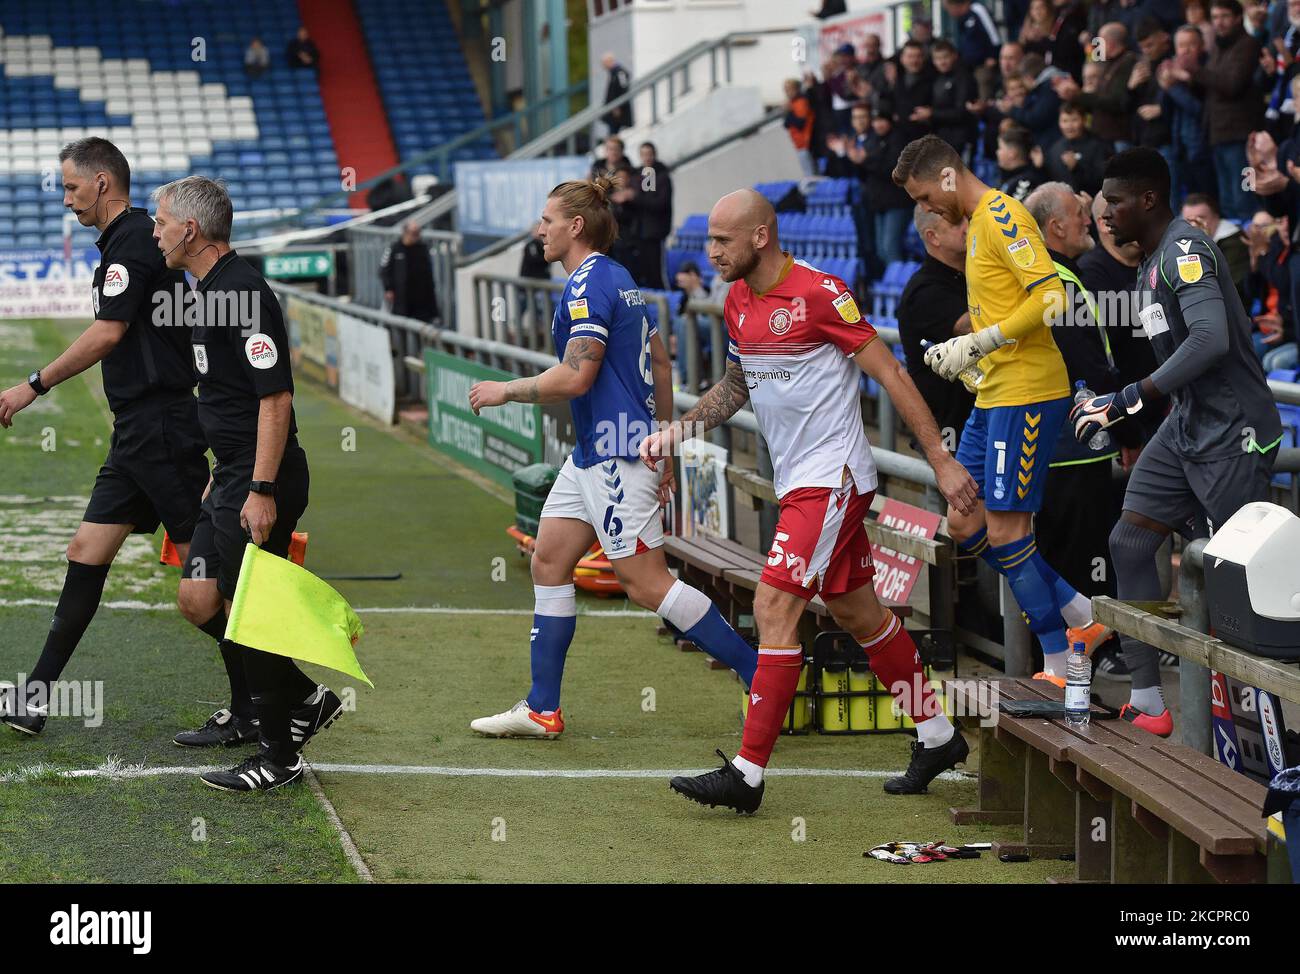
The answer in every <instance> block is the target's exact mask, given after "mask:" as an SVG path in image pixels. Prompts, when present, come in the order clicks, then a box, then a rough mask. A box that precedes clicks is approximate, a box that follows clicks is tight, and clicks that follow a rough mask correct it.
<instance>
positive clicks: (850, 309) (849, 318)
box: [831, 291, 862, 325]
mask: <svg viewBox="0 0 1300 974" xmlns="http://www.w3.org/2000/svg"><path fill="white" fill-rule="evenodd" d="M831 304H832V305H833V306H834V307H835V310H836V311H838V312H839V315H840V317H841V318H843V319H844V320H845V321H846V322H848V323H849V324H850V325H853V324H857V323H858V322H859V321H861V320H862V312H861V311H859V310H858V303H857V302H856V301H854V300H853V295H852V294H850V293H849V292H848V291H845V292H844V293H843V294H841V295H840V296H839V297H838V298H836V299H835V300H834V301H832V302H831Z"/></svg>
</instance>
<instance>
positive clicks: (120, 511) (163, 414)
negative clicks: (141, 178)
mask: <svg viewBox="0 0 1300 974" xmlns="http://www.w3.org/2000/svg"><path fill="white" fill-rule="evenodd" d="M59 161H60V163H61V164H62V175H63V203H64V205H65V206H66V207H68V209H70V210H71V211H72V212H73V213H75V214H76V215H77V221H78V222H79V223H80V224H81V225H82V226H83V227H94V228H95V229H97V230H98V231H99V232H100V236H99V240H98V241H97V242H96V243H97V246H98V247H99V252H100V262H99V266H98V267H97V268H96V269H95V275H94V281H93V284H92V287H91V292H90V293H91V302H92V305H93V307H94V312H95V321H94V323H93V324H91V325H90V327H89V328H87V329H86V330H85V331H84V332H82V334H81V336H80V337H79V338H77V340H76V341H74V342H73V343H72V344H71V345H70V346H68V348H67V350H66V351H64V352H63V354H62V355H60V356H59V357H58V358H57V359H55V360H54V361H53V362H51V363H50V364H49V365H47V366H46V367H45V368H43V369H38V370H37V371H35V372H33V373H32V374H31V375H30V376H29V377H28V380H27V381H26V382H24V383H22V384H20V385H16V386H14V387H13V388H12V389H7V390H5V391H4V392H3V393H0V425H2V426H4V427H6V428H8V427H10V426H12V425H13V421H14V416H15V414H17V413H18V412H20V411H22V410H23V409H25V408H27V407H28V406H30V405H31V404H32V403H33V402H34V401H35V400H36V397H37V396H41V395H45V394H46V393H47V392H49V391H50V390H51V389H52V388H54V387H55V386H57V385H58V384H59V383H61V382H64V381H66V380H68V379H71V378H72V377H73V376H76V375H79V374H80V373H82V372H84V371H85V370H86V369H88V368H90V367H91V366H93V365H94V364H95V363H96V362H102V369H101V371H102V374H103V381H104V395H105V397H106V398H107V399H108V405H109V408H110V409H111V410H112V411H113V436H112V440H111V441H110V446H109V450H108V456H107V457H106V458H105V460H104V464H103V466H102V467H101V468H100V470H99V476H98V477H96V478H95V486H94V488H93V489H92V490H91V493H90V503H89V504H88V505H87V507H86V512H85V514H84V515H83V516H82V520H81V524H80V526H79V527H78V528H77V532H76V534H74V535H73V537H72V541H71V543H70V544H69V545H68V572H67V576H66V577H65V579H64V582H63V591H62V592H61V593H60V595H59V602H58V608H56V609H55V611H54V618H53V620H52V621H51V623H50V632H49V636H48V637H46V640H45V647H44V649H43V650H42V651H41V656H40V659H39V660H37V662H36V665H35V666H34V667H32V671H31V674H30V676H29V677H28V679H27V681H26V683H25V684H24V686H23V688H22V692H21V693H17V694H16V695H15V697H16V698H15V699H14V700H13V701H12V706H10V707H8V708H6V712H5V713H4V715H3V720H4V722H5V723H6V724H8V725H9V726H10V727H12V728H14V729H15V730H18V731H22V732H23V733H25V734H29V735H36V734H39V733H40V732H41V731H42V730H43V729H44V727H45V721H46V718H47V717H48V716H49V701H50V699H51V697H52V694H51V692H50V690H51V687H50V685H51V683H52V682H53V681H55V680H57V679H58V678H59V676H60V674H61V673H62V672H63V669H64V667H65V666H67V664H68V660H69V659H71V658H72V653H73V651H74V650H75V649H76V648H77V644H78V643H79V642H80V641H81V637H82V636H83V635H84V634H85V631H86V628H87V627H88V626H89V625H90V621H91V619H92V618H94V615H95V611H96V610H97V609H98V608H99V602H100V598H101V597H102V596H103V593H104V582H105V579H107V577H108V571H109V567H110V566H111V565H112V563H113V559H114V558H116V557H117V553H118V550H119V549H120V548H121V547H122V544H123V543H124V542H125V541H126V539H127V536H128V535H130V534H132V533H137V534H152V533H153V532H154V531H156V530H157V529H158V525H159V523H160V522H161V523H162V524H163V525H164V526H166V528H167V533H168V534H169V535H170V536H171V539H172V541H173V542H174V543H175V545H176V548H177V550H178V551H179V552H180V554H181V557H184V556H185V553H186V551H187V550H188V547H189V541H190V535H191V534H192V533H193V531H194V526H195V523H196V522H197V521H198V516H199V501H200V498H201V497H202V494H203V487H204V485H205V484H206V483H207V482H208V463H207V459H206V458H205V457H204V453H205V452H206V450H207V445H206V443H205V442H204V439H203V433H202V431H201V430H200V428H199V422H198V413H197V410H196V404H195V400H194V392H193V389H194V373H193V370H192V368H191V367H190V349H189V335H188V334H187V333H186V331H185V329H184V328H183V327H181V324H182V322H181V321H180V320H179V317H178V315H177V312H178V310H179V309H177V307H176V305H175V302H174V297H175V294H176V293H177V292H176V288H177V287H182V288H183V286H184V280H185V279H184V277H183V275H182V274H181V273H180V272H179V271H177V270H169V269H168V268H167V267H166V266H165V263H164V261H163V258H162V256H161V255H160V254H159V253H158V248H157V247H156V246H155V245H154V242H153V240H152V239H151V235H152V231H153V222H152V221H151V220H150V219H149V216H148V214H146V213H145V211H144V210H143V209H139V208H135V207H132V206H131V201H130V196H131V169H130V166H128V165H127V161H126V157H125V156H123V155H122V153H121V152H120V151H119V150H118V148H117V146H115V145H113V143H111V142H109V141H107V140H106V139H100V138H87V139H79V140H77V141H76V142H70V143H68V145H66V146H65V147H64V148H63V151H62V152H60V153H59ZM197 621H198V622H206V621H207V620H206V619H204V620H197ZM200 628H204V627H203V626H202V625H200ZM205 631H208V630H207V629H205ZM210 634H211V633H210Z"/></svg>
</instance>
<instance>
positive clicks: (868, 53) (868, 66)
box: [857, 0, 1300, 102]
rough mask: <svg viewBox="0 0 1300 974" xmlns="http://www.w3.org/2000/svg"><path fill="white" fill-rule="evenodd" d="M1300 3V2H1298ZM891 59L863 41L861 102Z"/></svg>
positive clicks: (881, 84) (881, 85) (877, 86)
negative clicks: (864, 88) (864, 85)
mask: <svg viewBox="0 0 1300 974" xmlns="http://www.w3.org/2000/svg"><path fill="white" fill-rule="evenodd" d="M1297 2H1298V3H1300V0H1297ZM888 63H889V59H888V58H887V57H885V55H884V54H883V53H882V50H881V41H880V35H879V34H868V35H867V36H866V37H864V38H863V39H862V60H861V61H859V62H858V67H857V72H858V75H859V76H860V77H861V78H862V79H863V80H864V81H866V82H867V84H869V85H871V90H870V91H869V92H866V93H865V94H863V95H862V97H860V98H859V99H858V100H859V101H868V102H869V101H870V100H871V96H872V95H874V94H875V93H876V92H877V91H883V90H884V89H885V88H887V87H888V86H889V82H888V81H887V80H886V79H885V65H886V64H888Z"/></svg>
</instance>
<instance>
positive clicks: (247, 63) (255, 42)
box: [244, 37, 271, 78]
mask: <svg viewBox="0 0 1300 974" xmlns="http://www.w3.org/2000/svg"><path fill="white" fill-rule="evenodd" d="M270 69H271V52H270V51H268V50H267V49H266V45H265V44H263V43H262V38H260V37H254V38H253V39H252V40H251V41H249V42H248V47H247V48H246V49H245V50H244V74H246V75H248V76H249V77H250V78H260V77H261V76H262V75H264V74H266V72H267V71H269V70H270Z"/></svg>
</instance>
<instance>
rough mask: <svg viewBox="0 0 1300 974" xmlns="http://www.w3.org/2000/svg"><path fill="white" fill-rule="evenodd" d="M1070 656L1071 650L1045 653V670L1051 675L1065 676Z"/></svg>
mask: <svg viewBox="0 0 1300 974" xmlns="http://www.w3.org/2000/svg"><path fill="white" fill-rule="evenodd" d="M1069 658H1070V654H1069V652H1064V653H1044V654H1043V672H1044V673H1047V674H1049V675H1050V676H1065V664H1066V660H1068V659H1069Z"/></svg>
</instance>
